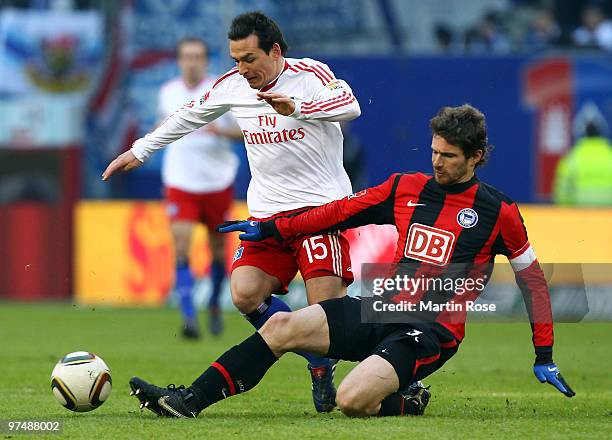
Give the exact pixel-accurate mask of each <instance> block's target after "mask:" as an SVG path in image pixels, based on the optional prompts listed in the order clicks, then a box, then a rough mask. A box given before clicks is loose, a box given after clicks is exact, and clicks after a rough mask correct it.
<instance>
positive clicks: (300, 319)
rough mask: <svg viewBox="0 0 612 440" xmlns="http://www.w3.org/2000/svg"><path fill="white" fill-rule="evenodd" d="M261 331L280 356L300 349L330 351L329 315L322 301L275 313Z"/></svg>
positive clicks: (316, 352) (317, 352)
mask: <svg viewBox="0 0 612 440" xmlns="http://www.w3.org/2000/svg"><path fill="white" fill-rule="evenodd" d="M259 332H260V333H261V335H262V337H263V338H264V339H265V341H266V342H267V343H268V345H269V346H270V348H271V349H272V351H274V352H275V353H276V354H277V355H279V354H282V353H285V352H287V351H296V350H298V351H306V352H308V353H314V354H321V355H324V354H326V353H327V351H328V350H329V327H328V325H327V317H326V315H325V312H324V311H323V308H321V306H320V305H318V304H315V305H312V306H308V307H305V308H303V309H300V310H296V311H295V312H291V313H289V312H279V313H275V314H274V315H272V316H271V317H270V319H268V321H267V322H266V323H265V324H264V326H263V327H262V328H261V330H260V331H259Z"/></svg>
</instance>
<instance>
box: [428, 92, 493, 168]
mask: <svg viewBox="0 0 612 440" xmlns="http://www.w3.org/2000/svg"><path fill="white" fill-rule="evenodd" d="M429 127H430V128H431V131H432V133H433V134H434V135H437V136H440V137H442V138H444V140H445V141H446V142H448V143H449V144H451V145H455V146H457V147H459V148H461V149H462V150H463V154H464V155H465V157H466V158H469V157H473V156H474V155H475V154H476V151H478V150H481V151H482V159H480V161H479V162H478V163H477V164H476V166H480V165H484V164H485V162H486V161H487V159H488V157H489V153H490V152H491V150H492V148H493V146H492V145H489V144H488V141H489V140H488V137H487V125H486V122H485V117H484V115H483V114H482V112H481V111H480V110H478V109H477V108H475V107H472V106H471V105H469V104H463V105H461V106H459V107H442V108H441V109H440V111H439V112H438V114H437V115H436V116H434V117H433V118H432V119H431V121H429Z"/></svg>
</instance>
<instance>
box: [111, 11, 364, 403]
mask: <svg viewBox="0 0 612 440" xmlns="http://www.w3.org/2000/svg"><path fill="white" fill-rule="evenodd" d="M228 37H229V40H230V41H229V47H230V55H231V57H232V58H233V59H234V60H235V61H236V64H237V65H236V67H235V68H234V69H232V70H230V71H229V72H227V73H226V74H225V75H222V76H221V77H220V78H219V79H218V80H217V81H216V82H215V84H214V85H213V87H212V88H211V89H210V90H209V91H208V92H206V93H205V94H204V96H202V97H201V98H200V99H198V100H194V101H192V102H191V103H189V104H187V105H185V106H183V107H182V108H180V109H179V110H177V111H176V112H175V113H173V114H172V115H171V116H170V117H169V118H168V119H167V120H166V121H165V122H164V123H163V124H162V125H160V126H159V127H158V128H157V129H156V130H155V131H153V132H152V133H149V134H147V135H146V136H145V137H144V138H141V139H138V140H137V141H136V142H135V143H134V145H133V146H132V148H131V149H130V150H129V151H126V152H125V153H123V154H121V155H120V156H118V157H117V158H116V159H115V160H114V161H113V162H111V163H110V164H109V166H108V168H107V169H106V170H105V171H104V173H103V175H102V178H103V179H104V180H106V179H108V178H109V177H110V176H111V175H112V174H113V173H115V172H116V171H128V170H130V169H132V168H135V167H137V166H140V165H141V164H142V163H143V162H144V161H145V160H146V159H147V157H149V155H150V154H151V153H153V152H154V151H155V150H157V149H159V148H162V147H163V146H165V145H166V144H168V143H170V142H173V141H175V140H176V139H178V138H180V137H182V136H184V135H186V134H188V133H191V132H192V131H194V130H195V129H197V128H199V127H201V126H203V125H206V124H208V123H210V122H212V121H214V120H215V119H216V118H218V117H219V116H221V115H222V114H224V113H226V112H231V113H232V114H233V115H234V116H235V117H236V120H237V122H238V125H239V126H240V128H241V130H242V133H243V135H244V142H245V147H246V149H247V156H248V160H249V167H250V170H251V176H252V178H251V182H250V184H249V189H248V194H247V203H248V207H249V212H250V215H251V216H252V218H253V219H257V220H260V219H269V218H272V217H279V216H287V215H292V214H294V213H296V212H301V211H304V210H306V209H308V208H309V207H313V206H319V205H323V204H325V203H327V202H330V201H332V200H335V199H338V198H342V197H344V196H346V195H348V194H350V193H351V184H350V181H349V178H348V176H347V174H346V172H345V170H344V168H343V166H342V132H341V131H340V124H339V121H344V120H351V119H355V118H356V117H358V116H359V115H360V114H361V110H360V108H359V104H358V102H357V100H356V98H355V97H354V96H353V93H352V91H351V88H350V87H349V86H348V84H346V82H344V81H342V80H340V79H336V78H335V76H334V74H333V73H332V72H331V70H330V69H329V67H328V66H327V65H325V64H323V63H320V62H318V61H315V60H312V59H309V58H303V59H292V58H285V53H286V51H287V44H286V43H285V41H284V38H283V35H282V33H281V31H280V29H279V28H278V26H277V25H276V23H275V22H274V21H273V20H271V19H269V18H268V17H266V16H265V15H263V14H261V13H260V12H251V13H246V14H242V15H240V16H238V17H236V18H235V19H234V20H233V21H232V24H231V27H230V30H229V33H228ZM350 264H351V263H350V257H349V247H348V241H347V240H346V238H345V236H344V235H342V234H337V233H330V234H323V235H314V236H308V235H305V236H300V237H297V238H295V240H292V241H290V242H285V243H283V244H279V243H278V242H276V241H275V240H273V239H270V240H266V241H262V242H258V243H255V242H242V243H241V245H240V247H239V248H238V249H237V251H236V253H235V255H234V263H233V266H232V274H231V290H232V300H233V302H234V304H235V305H236V307H237V308H238V309H239V310H240V311H241V312H242V313H243V314H244V315H245V316H246V317H247V319H248V320H249V321H250V322H251V324H252V325H253V326H254V327H256V328H260V327H261V326H262V325H263V324H264V323H265V322H266V321H267V320H268V319H269V317H270V316H272V314H274V313H276V312H279V311H288V310H289V307H288V306H287V305H286V304H285V303H284V302H283V301H282V300H281V299H280V298H279V297H278V296H273V295H272V294H274V293H284V292H286V291H287V286H288V284H289V282H290V281H291V280H292V278H293V277H294V276H295V274H296V273H297V271H298V270H299V271H300V272H301V274H302V277H303V278H304V280H305V284H306V293H307V297H308V302H309V303H310V304H314V303H318V302H319V301H322V300H324V299H329V298H338V297H342V296H344V295H345V294H346V286H347V285H348V284H350V283H351V282H352V281H353V275H352V272H351V268H350ZM304 357H306V358H307V359H308V361H309V365H308V367H309V370H310V372H311V377H312V382H313V400H314V404H315V408H316V409H317V411H319V412H324V411H331V410H332V409H333V408H334V406H335V395H336V390H335V388H334V385H333V367H334V365H333V363H332V362H331V361H329V360H327V359H323V358H320V357H315V356H311V355H307V354H305V355H304Z"/></svg>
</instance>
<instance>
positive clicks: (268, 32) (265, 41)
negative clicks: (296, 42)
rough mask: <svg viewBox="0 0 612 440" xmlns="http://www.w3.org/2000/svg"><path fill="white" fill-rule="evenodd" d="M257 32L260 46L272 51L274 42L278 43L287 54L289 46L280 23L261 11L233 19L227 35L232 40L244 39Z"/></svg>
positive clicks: (265, 50)
mask: <svg viewBox="0 0 612 440" xmlns="http://www.w3.org/2000/svg"><path fill="white" fill-rule="evenodd" d="M251 34H255V35H257V38H258V39H259V48H260V49H262V50H263V51H264V52H265V53H270V50H271V49H272V46H274V43H278V45H279V46H280V49H281V54H282V55H285V52H287V49H288V48H289V46H287V43H286V42H285V39H284V38H283V33H282V32H281V30H280V28H279V27H278V25H277V24H276V23H275V22H274V20H272V19H271V18H269V17H266V16H265V15H264V14H262V13H261V12H259V11H255V12H247V13H245V14H241V15H239V16H237V17H236V18H234V19H233V20H232V24H231V25H230V30H229V32H228V33H227V37H228V38H229V39H230V40H232V41H237V40H242V39H244V38H247V37H248V36H249V35H251Z"/></svg>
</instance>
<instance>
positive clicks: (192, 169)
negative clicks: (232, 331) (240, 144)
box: [158, 37, 242, 339]
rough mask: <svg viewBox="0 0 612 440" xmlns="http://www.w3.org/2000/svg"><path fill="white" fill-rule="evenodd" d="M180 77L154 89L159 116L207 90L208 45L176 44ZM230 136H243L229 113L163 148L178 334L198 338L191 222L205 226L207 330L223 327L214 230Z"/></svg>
mask: <svg viewBox="0 0 612 440" xmlns="http://www.w3.org/2000/svg"><path fill="white" fill-rule="evenodd" d="M176 56H177V62H178V66H179V69H180V72H181V75H180V76H179V77H177V78H174V79H171V80H170V81H167V82H166V83H164V84H163V86H162V87H161V89H160V91H159V98H158V108H159V115H160V120H161V121H163V120H165V119H166V118H167V117H168V116H170V115H171V114H172V113H173V112H174V111H176V109H177V108H180V106H181V105H183V104H184V103H186V102H190V101H192V100H193V99H199V98H200V97H202V96H203V95H204V93H206V91H208V90H209V89H210V88H211V87H212V85H213V83H214V80H215V78H216V75H208V74H207V67H208V47H207V45H206V43H205V42H204V41H203V40H201V39H199V38H193V37H188V38H184V39H182V40H181V41H180V42H179V43H178V45H177V48H176ZM229 138H235V139H242V133H241V132H240V129H239V128H238V127H237V126H236V125H235V123H233V120H232V119H231V116H230V115H225V116H223V117H221V118H219V119H217V121H215V123H214V124H211V125H208V126H207V127H205V128H202V129H200V130H196V131H194V132H193V133H190V134H188V135H187V136H185V137H183V138H182V139H179V140H177V141H175V142H173V143H172V144H170V145H169V146H168V149H167V150H166V152H165V155H164V160H163V166H162V181H163V183H164V187H165V191H164V192H165V198H166V211H167V214H168V217H169V218H170V222H171V229H172V238H173V240H174V249H175V258H176V275H175V280H176V281H175V291H176V294H177V295H178V297H179V301H180V309H181V313H182V316H183V336H185V337H186V338H196V339H197V338H199V337H200V328H199V325H198V319H197V312H196V306H195V304H194V291H195V289H194V277H193V274H192V273H191V269H190V267H189V250H190V245H191V237H192V235H193V229H194V226H195V225H196V224H197V223H198V222H201V223H203V224H205V225H206V226H207V228H208V239H209V246H210V254H211V264H210V279H211V284H212V291H211V294H210V299H209V301H208V319H209V321H208V323H209V330H210V332H211V333H212V334H213V335H218V334H220V333H221V332H222V330H223V321H222V315H221V313H220V310H219V295H220V293H221V287H222V283H223V280H224V279H225V262H224V258H225V238H224V237H223V235H222V234H219V233H217V232H215V230H214V227H215V225H217V224H219V222H221V221H223V220H224V219H225V218H226V217H227V214H228V211H229V209H230V207H231V204H232V200H233V187H232V185H233V183H234V179H235V178H236V172H237V171H238V165H239V159H238V157H237V156H236V155H235V154H234V153H233V152H232V150H231V144H230V142H229Z"/></svg>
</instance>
